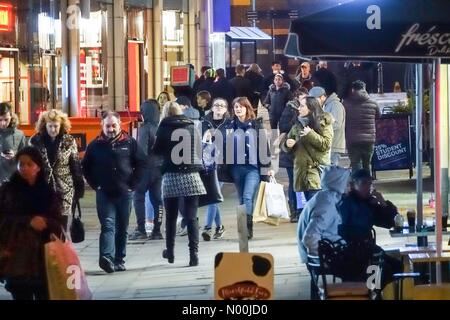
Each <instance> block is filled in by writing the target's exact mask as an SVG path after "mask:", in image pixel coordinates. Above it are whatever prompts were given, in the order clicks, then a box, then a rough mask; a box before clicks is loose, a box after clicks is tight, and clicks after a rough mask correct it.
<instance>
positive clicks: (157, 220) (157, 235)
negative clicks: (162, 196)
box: [149, 205, 164, 240]
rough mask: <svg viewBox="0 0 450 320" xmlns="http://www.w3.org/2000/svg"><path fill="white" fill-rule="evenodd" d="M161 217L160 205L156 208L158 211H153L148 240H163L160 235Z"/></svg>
mask: <svg viewBox="0 0 450 320" xmlns="http://www.w3.org/2000/svg"><path fill="white" fill-rule="evenodd" d="M162 216H163V206H162V205H161V206H159V207H158V210H155V217H154V222H153V223H154V225H153V231H152V234H151V235H150V237H149V239H150V240H162V239H164V237H163V235H162V234H161V224H162Z"/></svg>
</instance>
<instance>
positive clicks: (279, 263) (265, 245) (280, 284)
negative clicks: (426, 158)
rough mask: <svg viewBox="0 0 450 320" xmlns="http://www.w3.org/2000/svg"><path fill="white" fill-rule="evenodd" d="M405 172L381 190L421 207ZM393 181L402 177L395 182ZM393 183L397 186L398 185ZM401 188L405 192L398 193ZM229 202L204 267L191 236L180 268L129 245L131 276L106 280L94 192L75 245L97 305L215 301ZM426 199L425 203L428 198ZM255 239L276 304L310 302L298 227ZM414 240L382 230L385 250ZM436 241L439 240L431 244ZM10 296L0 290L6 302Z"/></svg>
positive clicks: (179, 257)
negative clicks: (271, 269)
mask: <svg viewBox="0 0 450 320" xmlns="http://www.w3.org/2000/svg"><path fill="white" fill-rule="evenodd" d="M405 175H406V174H405V172H403V173H398V172H395V173H393V172H387V173H379V179H380V180H379V181H377V182H376V186H377V189H378V190H380V191H381V192H384V194H385V196H386V198H387V199H391V200H394V203H396V202H398V203H401V205H403V206H411V207H415V205H414V204H415V192H414V189H412V188H411V183H413V182H414V181H409V180H408V179H407V178H405ZM392 177H399V178H398V179H397V180H395V179H394V180H393V179H392ZM277 178H278V182H279V183H283V184H285V185H286V188H287V178H286V174H285V171H284V170H281V171H280V174H279V175H278V176H277ZM392 181H393V182H392ZM397 185H399V186H400V187H396V186H397ZM223 193H224V196H225V201H224V202H223V203H222V204H221V213H222V216H223V224H224V225H225V227H226V229H227V232H226V234H225V235H224V238H223V239H221V240H212V241H209V242H205V241H203V240H202V239H201V237H200V245H199V259H200V265H199V266H198V267H188V263H189V253H188V248H187V236H185V237H177V238H176V245H175V263H174V264H168V263H167V261H166V260H165V259H163V258H162V257H161V253H162V250H163V249H164V247H165V241H164V240H159V241H141V242H134V243H129V244H128V247H127V258H126V267H127V269H128V270H127V271H126V272H120V273H114V274H105V273H104V272H103V271H102V270H101V269H99V267H98V247H99V245H98V237H99V230H100V224H99V222H98V219H97V215H96V210H95V198H94V192H93V191H92V190H88V191H87V192H86V195H85V197H84V198H83V199H82V200H81V206H82V210H83V221H84V223H85V227H86V230H87V233H86V240H85V241H84V242H83V243H81V244H75V247H76V249H77V251H78V253H79V256H80V260H81V263H82V266H83V268H84V269H85V272H86V274H87V279H88V283H89V286H90V288H91V290H92V291H93V294H94V299H105V300H106V299H164V300H168V299H172V300H173V299H187V300H200V299H201V300H203V299H213V298H214V257H215V255H216V254H217V253H219V252H237V251H238V249H239V245H238V241H237V231H236V230H237V226H236V206H237V199H236V194H235V190H234V187H233V186H232V185H228V184H226V185H225V186H224V190H223ZM427 196H428V195H427V194H425V197H424V198H425V199H428V198H427ZM205 211H206V210H205V208H202V209H200V210H199V219H200V226H201V227H202V226H203V223H204V222H205ZM134 227H135V216H134V213H132V214H131V218H130V228H129V231H130V232H132V231H133V229H134ZM254 229H255V231H254V233H255V237H254V239H253V240H251V241H250V245H249V246H250V251H251V252H259V253H270V254H272V255H273V257H274V261H275V279H274V284H275V299H283V300H288V299H309V279H310V278H309V274H308V272H307V270H306V267H305V265H303V264H301V263H300V260H299V257H298V251H297V239H296V224H291V223H282V224H280V225H279V226H270V225H267V224H264V223H258V224H256V225H255V227H254ZM414 241H415V239H414V238H406V239H405V238H394V239H393V238H391V237H390V236H389V234H388V231H387V230H384V229H377V242H378V243H379V244H380V245H382V246H383V245H404V244H405V243H406V242H410V243H414ZM430 241H433V239H430ZM2 299H10V295H9V294H8V292H6V290H5V289H4V288H3V285H2V284H0V300H2Z"/></svg>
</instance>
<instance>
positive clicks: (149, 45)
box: [144, 9, 159, 99]
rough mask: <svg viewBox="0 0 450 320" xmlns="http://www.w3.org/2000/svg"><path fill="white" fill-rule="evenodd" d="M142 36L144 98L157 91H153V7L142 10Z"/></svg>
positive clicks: (153, 94) (152, 96)
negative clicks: (144, 66) (145, 79)
mask: <svg viewBox="0 0 450 320" xmlns="http://www.w3.org/2000/svg"><path fill="white" fill-rule="evenodd" d="M144 37H145V51H146V53H147V55H145V59H147V61H146V65H147V72H148V74H147V96H146V99H149V98H156V97H157V95H158V94H159V93H157V92H155V81H154V79H155V77H154V74H155V68H154V65H153V61H154V57H155V54H154V47H155V45H154V38H155V35H154V30H153V9H147V10H145V11H144Z"/></svg>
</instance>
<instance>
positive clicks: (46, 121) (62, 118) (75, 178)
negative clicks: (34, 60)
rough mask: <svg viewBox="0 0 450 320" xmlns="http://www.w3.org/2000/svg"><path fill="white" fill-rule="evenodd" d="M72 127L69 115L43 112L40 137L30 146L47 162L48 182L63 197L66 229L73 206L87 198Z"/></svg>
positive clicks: (52, 111)
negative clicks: (81, 199)
mask: <svg viewBox="0 0 450 320" xmlns="http://www.w3.org/2000/svg"><path fill="white" fill-rule="evenodd" d="M70 128H71V125H70V120H69V118H68V116H67V114H65V113H63V112H62V111H60V110H56V109H52V110H49V111H45V112H43V113H41V115H40V116H39V120H38V122H37V125H36V134H35V135H34V136H33V137H31V139H30V144H31V145H33V146H35V147H36V148H37V149H38V150H39V151H40V152H41V154H42V157H43V159H44V166H45V171H46V179H47V182H48V183H49V184H50V186H51V187H52V188H53V189H54V190H55V191H57V192H58V193H59V194H60V196H62V200H63V213H62V214H63V218H64V220H65V221H64V224H63V225H64V227H65V228H67V222H68V218H69V214H70V213H71V211H72V204H73V203H74V202H75V201H78V200H79V199H80V198H82V197H83V195H84V180H83V174H82V171H81V165H80V159H79V157H78V148H77V144H76V142H75V139H74V138H73V137H72V136H71V135H69V133H68V132H69V130H70Z"/></svg>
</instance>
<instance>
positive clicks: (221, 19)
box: [212, 0, 231, 32]
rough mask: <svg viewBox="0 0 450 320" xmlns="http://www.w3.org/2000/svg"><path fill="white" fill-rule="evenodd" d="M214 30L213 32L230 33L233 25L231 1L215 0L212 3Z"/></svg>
mask: <svg viewBox="0 0 450 320" xmlns="http://www.w3.org/2000/svg"><path fill="white" fill-rule="evenodd" d="M212 6H213V8H212V13H213V14H212V16H213V20H212V21H213V30H212V32H228V31H230V25H231V2H230V0H213V2H212Z"/></svg>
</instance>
